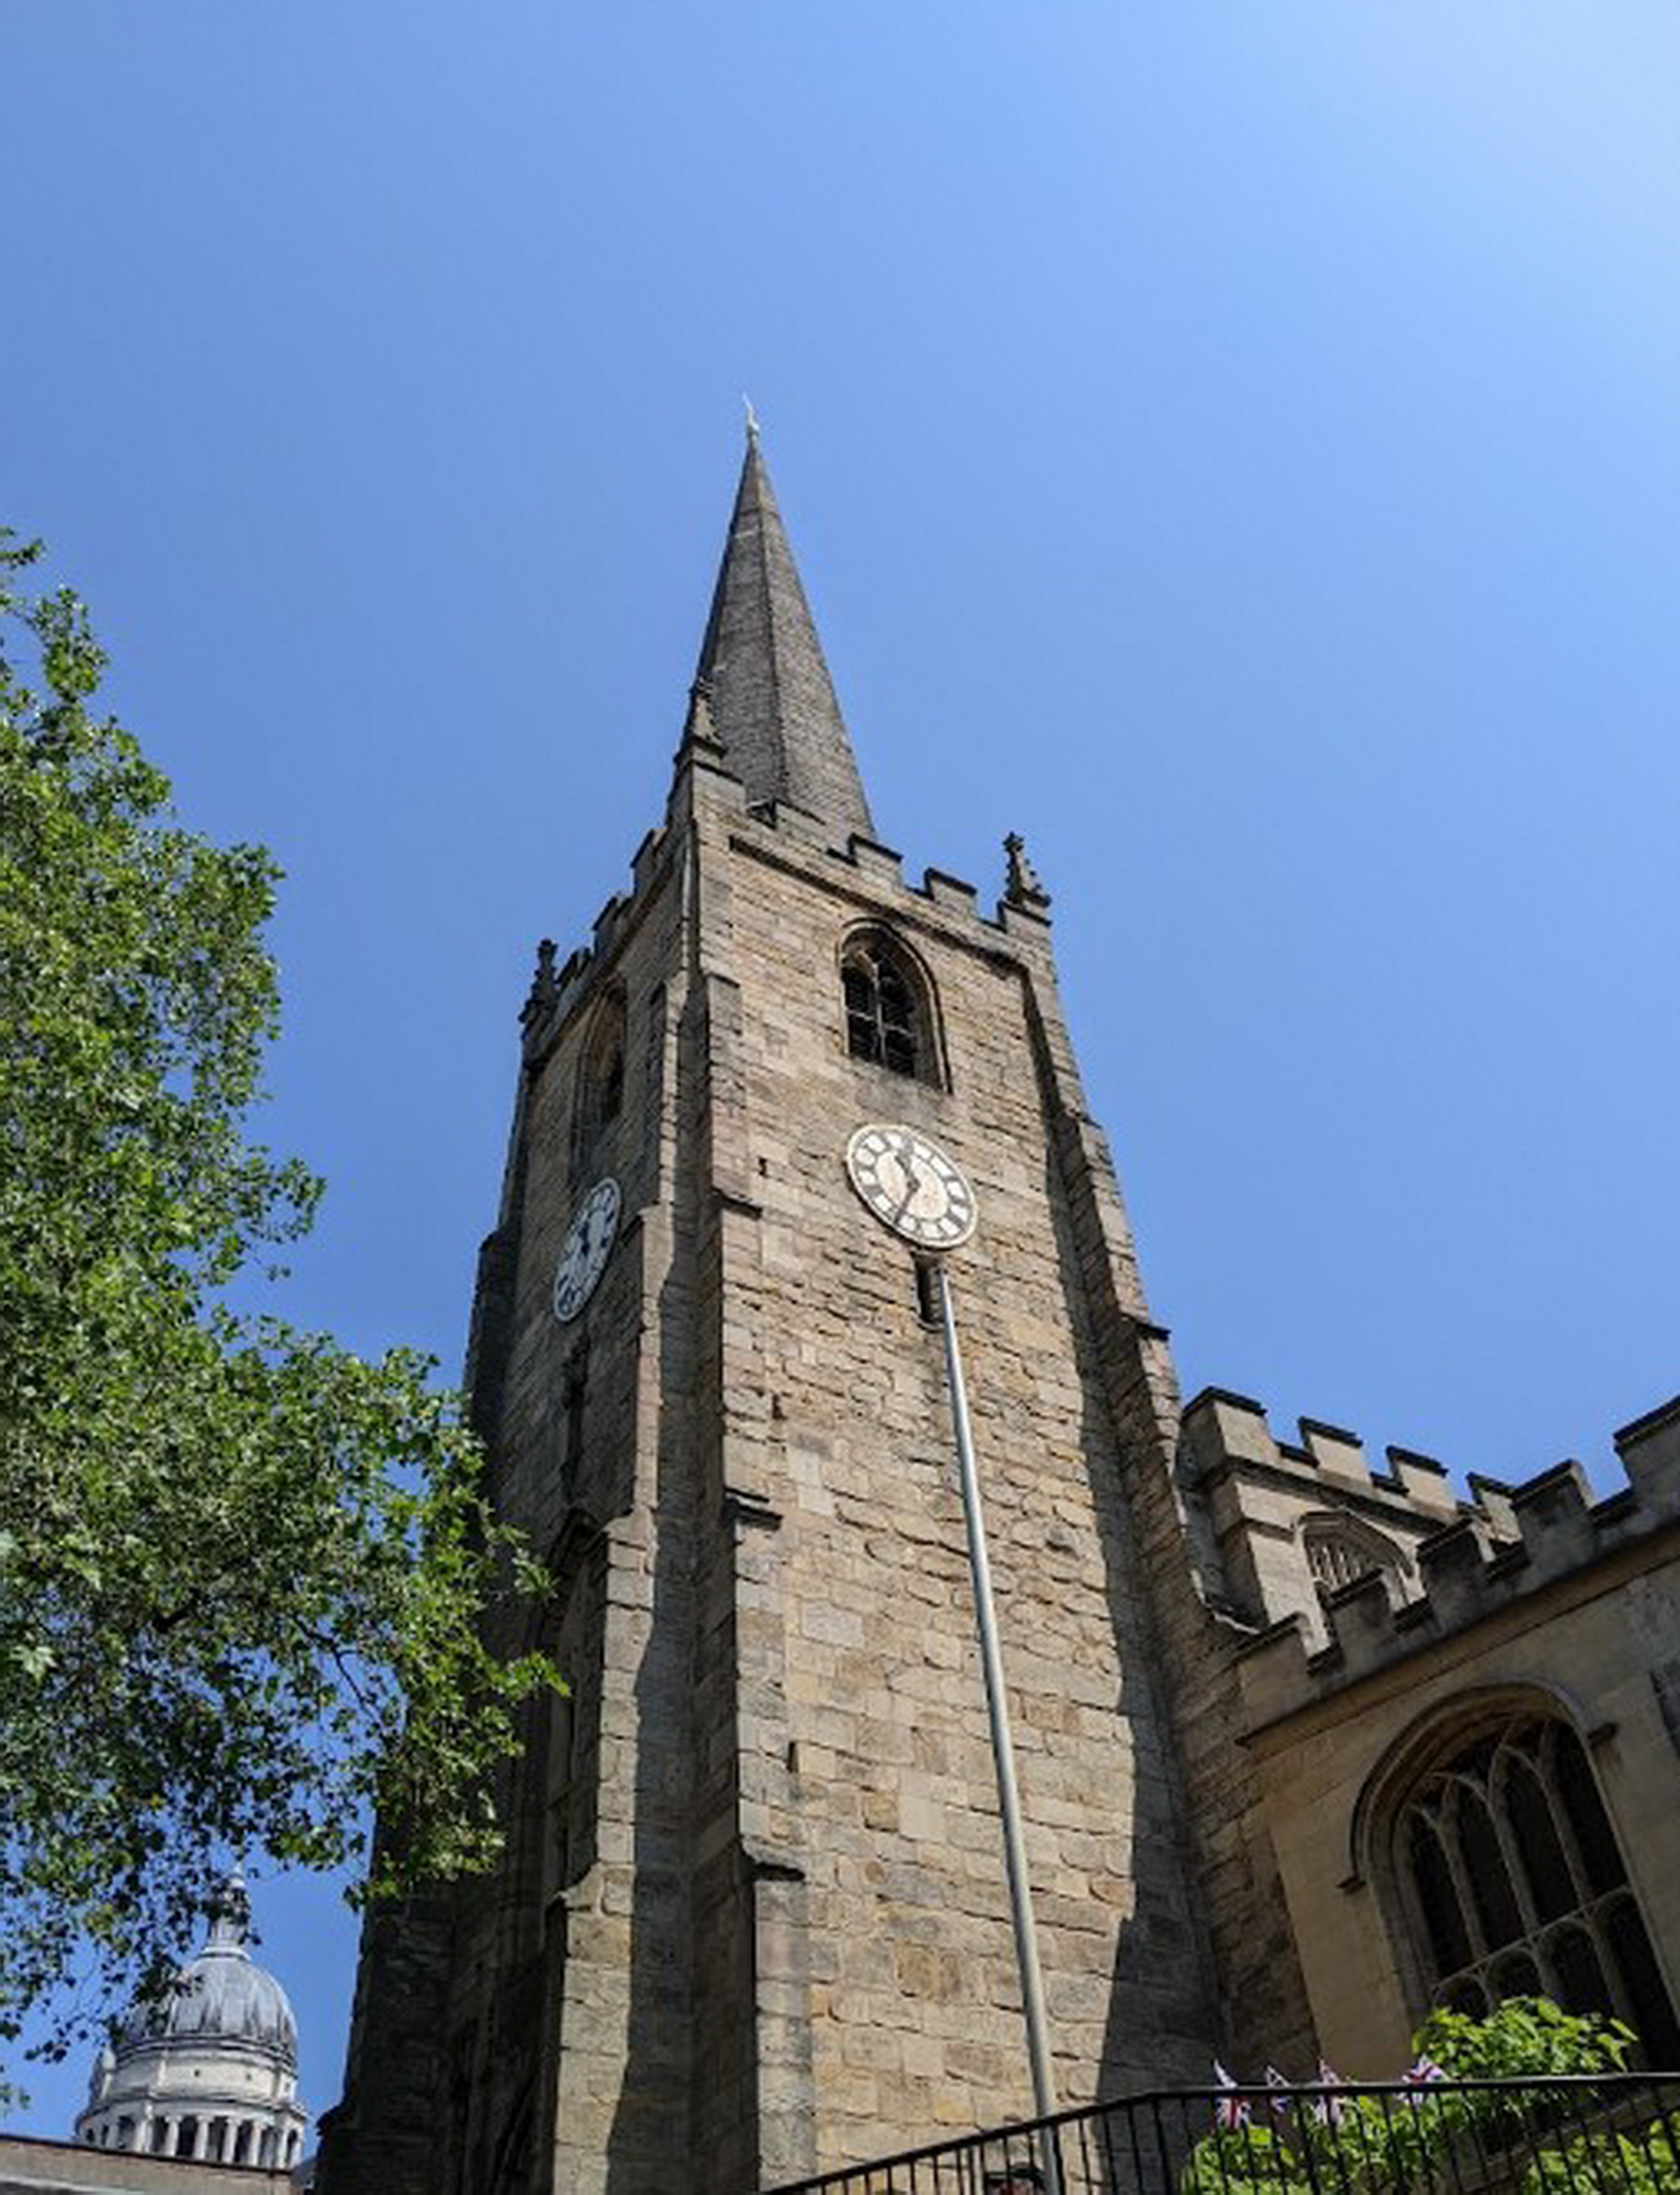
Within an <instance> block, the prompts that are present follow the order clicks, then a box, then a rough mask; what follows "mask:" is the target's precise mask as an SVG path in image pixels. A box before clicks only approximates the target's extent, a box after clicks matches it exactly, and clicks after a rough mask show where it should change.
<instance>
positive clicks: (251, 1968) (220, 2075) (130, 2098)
mask: <svg viewBox="0 0 1680 2195" xmlns="http://www.w3.org/2000/svg"><path fill="white" fill-rule="evenodd" d="M307 2124H308V2112H307V2111H305V2110H304V2109H303V2107H302V2105H301V2104H300V2103H299V2102H298V2100H297V2023H296V2019H294V2018H293V2017H292V2010H291V2005H290V2003H289V2002H287V2000H286V1993H285V1990H283V1989H282V1988H281V1987H280V1985H279V1982H278V1981H276V1980H275V1979H274V1977H273V1974H271V1973H268V1972H266V1971H265V1969H264V1968H262V1967H259V1966H258V1965H257V1964H256V1961H255V1960H254V1959H253V1958H252V1957H251V1955H250V1898H248V1897H247V1896H246V1894H245V1884H244V1883H243V1882H242V1881H240V1880H239V1876H238V1875H232V1876H230V1877H229V1878H228V1880H227V1881H226V1882H224V1883H223V1885H222V1888H221V1889H220V1890H219V1891H218V1892H217V1893H216V1898H215V1899H214V1900H213V1902H212V1904H211V1906H210V1934H209V1936H208V1937H207V1938H206V1939H205V1941H204V1945H203V1947H202V1948H201V1949H200V1950H198V1953H197V1954H196V1955H195V1956H193V1958H191V1959H189V1960H188V1961H187V1964H186V1965H185V1966H184V1967H181V1970H180V1972H179V1973H177V1974H176V1975H175V1979H174V1981H173V1982H172V1983H171V1984H170V1987H169V1989H168V1990H167V1991H166V1992H165V1994H164V1996H162V1997H160V1998H158V2000H157V2001H156V2002H153V2003H150V2004H146V2005H141V2006H140V2007H138V2008H136V2009H135V2011H134V2012H133V2013H131V2014H129V2018H128V2019H127V2020H126V2021H125V2022H124V2025H123V2027H122V2029H121V2030H120V2031H119V2032H118V2036H117V2038H116V2042H115V2044H114V2046H107V2047H106V2048H104V2049H102V2050H101V2052H100V2054H99V2059H98V2062H97V2063H96V2065H95V2068H94V2077H93V2082H92V2084H91V2088H90V2091H89V2097H88V2105H87V2108H86V2110H85V2111H83V2113H82V2114H81V2116H80V2117H79V2118H78V2120H77V2122H76V2138H77V2140H78V2141H83V2142H88V2143H91V2144H93V2145H94V2146H97V2147H100V2148H104V2149H128V2150H145V2151H148V2152H151V2153H152V2154H153V2155H156V2156H163V2157H193V2158H206V2159H210V2160H211V2161H213V2162H216V2163H227V2164H264V2165H279V2166H282V2167H285V2166H290V2165H291V2164H294V2163H296V2161H297V2153H298V2149H299V2146H300V2145H301V2143H302V2135H303V2129H304V2127H305V2126H306V2125H307Z"/></svg>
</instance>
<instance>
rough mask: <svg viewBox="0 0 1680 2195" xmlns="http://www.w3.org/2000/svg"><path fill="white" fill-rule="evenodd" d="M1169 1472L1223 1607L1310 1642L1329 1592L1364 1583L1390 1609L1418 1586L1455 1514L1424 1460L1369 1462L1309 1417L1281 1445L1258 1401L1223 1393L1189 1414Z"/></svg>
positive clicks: (1440, 1469) (1441, 1473) (1318, 1631)
mask: <svg viewBox="0 0 1680 2195" xmlns="http://www.w3.org/2000/svg"><path fill="white" fill-rule="evenodd" d="M1177 1469H1178V1476H1179V1480H1180V1483H1181V1485H1182V1489H1183V1493H1184V1496H1185V1499H1186V1501H1187V1504H1188V1505H1189V1506H1190V1507H1192V1508H1193V1509H1194V1510H1195V1511H1199V1512H1200V1514H1201V1515H1202V1516H1203V1517H1204V1518H1205V1519H1206V1522H1207V1524H1208V1525H1209V1527H1210V1528H1211V1532H1212V1535H1213V1538H1214V1541H1215V1543H1216V1545H1217V1551H1218V1561H1219V1570H1220V1574H1221V1578H1222V1584H1223V1591H1222V1593H1221V1599H1222V1600H1223V1604H1224V1606H1225V1607H1226V1608H1227V1610H1228V1611H1229V1612H1231V1613H1232V1614H1234V1615H1235V1616H1238V1617H1240V1619H1242V1620H1243V1621H1245V1622H1247V1623H1249V1624H1251V1625H1253V1626H1256V1627H1266V1626H1270V1625H1273V1624H1276V1623H1279V1622H1295V1621H1299V1622H1302V1623H1303V1625H1304V1626H1305V1628H1306V1629H1307V1631H1308V1633H1309V1636H1311V1637H1312V1639H1314V1641H1315V1644H1318V1645H1323V1644H1324V1643H1325V1642H1326V1639H1327V1636H1328V1633H1327V1630H1326V1618H1325V1596H1326V1593H1329V1592H1333V1591H1334V1590H1335V1589H1336V1588H1338V1587H1341V1586H1344V1585H1347V1584H1349V1583H1351V1582H1352V1581H1354V1580H1355V1579H1359V1578H1364V1577H1367V1576H1368V1577H1369V1578H1371V1579H1372V1581H1373V1582H1374V1584H1375V1586H1376V1587H1377V1589H1378V1592H1379V1593H1381V1594H1382V1596H1383V1598H1384V1601H1385V1602H1386V1603H1391V1604H1395V1605H1396V1606H1398V1605H1399V1604H1401V1603H1403V1602H1404V1601H1406V1600H1407V1599H1410V1598H1412V1596H1413V1595H1414V1594H1415V1593H1416V1591H1417V1578H1418V1569H1417V1558H1418V1549H1419V1547H1421V1546H1422V1545H1423V1544H1424V1541H1427V1540H1428V1539H1429V1538H1430V1535H1432V1534H1434V1533H1436V1532H1439V1531H1440V1530H1441V1528H1442V1527H1443V1526H1444V1525H1447V1524H1452V1523H1453V1521H1454V1520H1455V1519H1456V1518H1458V1515H1459V1504H1458V1501H1456V1499H1455V1498H1454V1496H1453V1491H1452V1489H1451V1488H1450V1486H1449V1485H1448V1483H1447V1472H1446V1470H1445V1467H1444V1466H1442V1465H1441V1464H1439V1463H1437V1462H1435V1460H1434V1459H1433V1458H1432V1457H1430V1456H1426V1455H1418V1453H1417V1452H1416V1451H1415V1450H1413V1449H1401V1448H1391V1449H1388V1450H1387V1451H1386V1462H1385V1464H1384V1465H1374V1464H1373V1463H1372V1460H1371V1459H1370V1457H1369V1456H1367V1455H1366V1452H1365V1449H1364V1445H1363V1443H1361V1440H1360V1438H1359V1437H1358V1435H1357V1434H1356V1433H1351V1432H1345V1431H1343V1428H1342V1427H1340V1426H1332V1425H1327V1424H1326V1423H1325V1422H1324V1421H1323V1420H1320V1419H1316V1418H1303V1419H1302V1420H1300V1438H1299V1440H1298V1441H1286V1440H1280V1439H1278V1438H1277V1437H1276V1436H1275V1435H1274V1433H1273V1432H1272V1429H1271V1427H1270V1426H1269V1425H1268V1423H1267V1421H1266V1414H1265V1412H1264V1411H1263V1409H1262V1408H1261V1407H1260V1405H1259V1403H1255V1402H1251V1400H1250V1399H1249V1398H1248V1397H1247V1396H1246V1395H1235V1394H1232V1393H1231V1392H1229V1391H1228V1390H1227V1389H1224V1388H1220V1387H1209V1388H1205V1389H1204V1390H1203V1391H1202V1392H1201V1393H1200V1395H1198V1396H1197V1397H1196V1398H1195V1400H1194V1402H1193V1403H1190V1404H1189V1405H1188V1408H1187V1409H1186V1410H1185V1412H1184V1416H1183V1423H1182V1432H1181V1434H1180V1439H1179V1449H1178V1464H1177Z"/></svg>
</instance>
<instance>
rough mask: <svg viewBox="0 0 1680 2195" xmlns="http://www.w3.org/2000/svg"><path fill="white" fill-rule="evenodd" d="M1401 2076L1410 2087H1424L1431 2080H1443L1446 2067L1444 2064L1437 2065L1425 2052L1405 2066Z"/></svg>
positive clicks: (1445, 2076) (1445, 2075)
mask: <svg viewBox="0 0 1680 2195" xmlns="http://www.w3.org/2000/svg"><path fill="white" fill-rule="evenodd" d="M1403 2078H1404V2079H1405V2081H1406V2083H1407V2086H1408V2087H1410V2088H1427V2087H1428V2086H1429V2084H1430V2082H1431V2081H1444V2080H1445V2079H1446V2078H1447V2069H1446V2067H1445V2066H1444V2065H1436V2064H1435V2060H1434V2059H1433V2058H1431V2057H1430V2056H1429V2054H1427V2052H1426V2053H1425V2054H1424V2055H1423V2056H1422V2057H1420V2058H1419V2059H1418V2062H1417V2064H1416V2065H1412V2066H1408V2067H1407V2071H1406V2072H1405V2074H1404V2076H1403Z"/></svg>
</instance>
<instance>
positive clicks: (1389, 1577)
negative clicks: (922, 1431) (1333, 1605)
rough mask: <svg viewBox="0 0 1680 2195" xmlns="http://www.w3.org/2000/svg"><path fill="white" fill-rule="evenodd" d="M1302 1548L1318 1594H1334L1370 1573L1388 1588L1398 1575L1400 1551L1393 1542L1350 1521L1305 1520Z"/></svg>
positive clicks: (1330, 1518)
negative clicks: (1381, 1579) (1374, 1572)
mask: <svg viewBox="0 0 1680 2195" xmlns="http://www.w3.org/2000/svg"><path fill="white" fill-rule="evenodd" d="M1301 1546H1302V1549H1303V1553H1305V1555H1306V1558H1307V1569H1308V1570H1309V1573H1310V1575H1311V1576H1312V1581H1313V1583H1314V1584H1315V1586H1316V1587H1318V1589H1319V1591H1320V1593H1334V1592H1335V1591H1336V1590H1337V1589H1338V1587H1341V1586H1344V1585H1351V1584H1352V1583H1353V1582H1354V1581H1355V1578H1362V1577H1368V1576H1370V1575H1371V1573H1372V1571H1373V1570H1375V1571H1377V1572H1378V1574H1379V1575H1380V1576H1381V1577H1382V1578H1383V1579H1384V1582H1385V1583H1388V1584H1389V1585H1393V1584H1394V1583H1395V1581H1397V1580H1398V1578H1399V1576H1400V1575H1401V1555H1400V1550H1399V1549H1398V1548H1397V1547H1395V1544H1394V1542H1393V1541H1392V1540H1389V1539H1388V1538H1386V1537H1385V1536H1384V1534H1382V1533H1381V1532H1378V1531H1375V1530H1372V1529H1371V1528H1370V1527H1368V1526H1366V1525H1363V1524H1357V1523H1355V1521H1354V1520H1353V1519H1351V1518H1344V1517H1309V1518H1306V1519H1305V1521H1304V1522H1303V1524H1302V1526H1301Z"/></svg>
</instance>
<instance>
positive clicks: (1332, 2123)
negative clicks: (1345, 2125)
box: [1313, 2058, 1342, 2127]
mask: <svg viewBox="0 0 1680 2195" xmlns="http://www.w3.org/2000/svg"><path fill="white" fill-rule="evenodd" d="M1318 2083H1319V2086H1320V2088H1340V2087H1341V2085H1342V2077H1341V2075H1340V2074H1339V2073H1338V2072H1337V2071H1335V2069H1334V2068H1333V2067H1332V2066H1330V2065H1326V2063H1325V2062H1324V2060H1323V2059H1322V2058H1320V2060H1319V2061H1318ZM1313 2117H1315V2119H1316V2120H1317V2121H1318V2123H1319V2124H1320V2126H1326V2127H1336V2126H1340V2125H1341V2123H1342V2100H1341V2098H1340V2097H1339V2096H1315V2097H1314V2098H1313Z"/></svg>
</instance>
